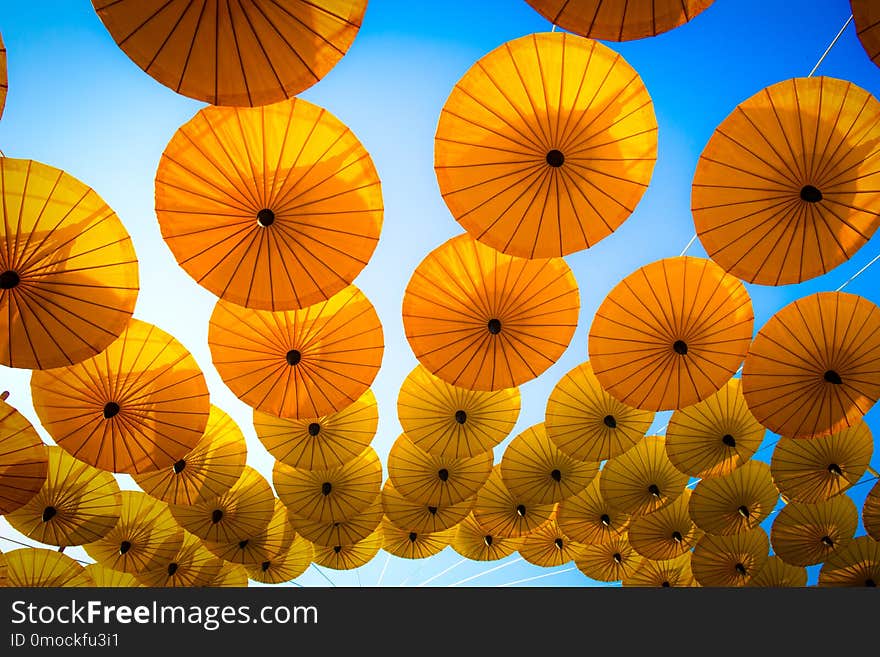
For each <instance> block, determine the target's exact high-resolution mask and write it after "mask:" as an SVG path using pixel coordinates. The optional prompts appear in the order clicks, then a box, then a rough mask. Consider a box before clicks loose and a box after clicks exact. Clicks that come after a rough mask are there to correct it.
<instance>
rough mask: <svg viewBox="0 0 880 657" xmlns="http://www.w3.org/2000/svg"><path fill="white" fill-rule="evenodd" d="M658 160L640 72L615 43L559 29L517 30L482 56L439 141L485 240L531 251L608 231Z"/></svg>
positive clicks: (454, 198)
mask: <svg viewBox="0 0 880 657" xmlns="http://www.w3.org/2000/svg"><path fill="white" fill-rule="evenodd" d="M524 71H528V74H525V73H524ZM656 159H657V119H656V117H655V116H654V106H653V103H652V102H651V97H650V95H649V94H648V91H647V89H646V88H645V85H644V83H643V82H642V80H641V78H640V77H639V75H638V73H637V72H636V71H635V70H634V69H633V68H632V67H631V66H630V65H629V64H628V63H627V62H626V60H624V59H623V57H621V56H620V55H619V54H618V53H615V52H614V51H612V50H611V49H610V48H608V47H607V46H605V45H603V44H601V43H599V42H597V41H594V40H592V39H583V38H580V37H578V36H573V35H571V34H563V33H561V32H557V33H544V34H530V35H528V36H524V37H521V38H519V39H514V40H513V41H509V42H507V43H505V44H503V45H502V46H500V47H498V48H497V49H495V50H493V51H492V52H490V53H489V54H488V55H486V56H485V57H483V58H482V59H480V60H479V61H478V62H477V63H476V64H474V66H472V67H471V69H470V70H469V71H468V72H467V73H465V75H464V76H463V77H462V78H461V80H459V81H458V83H457V84H456V85H455V87H454V88H453V90H452V92H451V93H450V95H449V98H448V99H447V100H446V104H445V105H444V106H443V111H442V112H441V114H440V121H439V123H438V125H437V134H436V137H435V140H434V168H435V170H436V172H437V182H438V183H439V185H440V192H441V194H442V195H443V199H444V200H445V201H446V205H447V206H449V209H450V211H451V212H452V214H453V216H454V217H455V218H456V219H457V220H458V222H459V223H460V224H461V225H462V226H463V227H464V229H465V230H467V231H468V233H470V234H471V235H472V236H473V237H474V238H475V239H477V240H479V241H480V242H482V243H483V244H486V245H487V246H490V247H492V248H493V249H497V250H499V251H502V252H504V253H508V254H510V255H514V256H519V257H523V258H549V257H553V256H563V255H567V254H569V253H573V252H575V251H580V250H582V249H586V248H589V247H590V246H593V245H594V244H595V243H596V242H598V241H599V240H601V239H603V238H604V237H607V236H608V235H610V234H611V233H612V232H613V231H614V230H616V229H617V228H618V227H619V226H620V225H621V224H622V223H623V222H624V221H625V220H626V219H627V217H629V216H630V214H632V212H633V210H634V209H635V207H636V205H637V204H638V202H639V200H640V199H641V197H642V194H644V192H645V189H646V188H647V186H648V183H649V182H650V180H651V174H652V173H653V170H654V162H655V161H656Z"/></svg>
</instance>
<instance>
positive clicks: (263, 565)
mask: <svg viewBox="0 0 880 657" xmlns="http://www.w3.org/2000/svg"><path fill="white" fill-rule="evenodd" d="M271 565H272V562H271V561H264V562H263V563H261V564H260V570H262V571H263V572H264V573H265V572H266V571H267V570H269V567H270V566H271Z"/></svg>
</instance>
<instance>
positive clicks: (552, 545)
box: [519, 518, 586, 568]
mask: <svg viewBox="0 0 880 657" xmlns="http://www.w3.org/2000/svg"><path fill="white" fill-rule="evenodd" d="M585 548H586V545H584V544H582V543H578V542H576V541H572V540H571V539H570V538H569V537H568V536H566V535H565V532H563V531H562V529H561V528H560V527H559V523H558V522H557V521H556V519H555V518H554V519H551V520H550V521H549V522H545V523H544V524H543V525H541V526H540V527H538V528H537V529H536V530H535V531H533V532H531V533H530V534H527V535H526V536H524V537H523V539H522V545H521V546H520V548H519V554H520V556H521V557H522V558H523V559H525V560H526V561H528V562H529V563H530V564H534V565H535V566H540V567H542V568H553V567H555V566H561V565H562V564H566V563H568V562H569V561H575V560H577V559H580V558H581V557H582V556H583V552H584V549H585Z"/></svg>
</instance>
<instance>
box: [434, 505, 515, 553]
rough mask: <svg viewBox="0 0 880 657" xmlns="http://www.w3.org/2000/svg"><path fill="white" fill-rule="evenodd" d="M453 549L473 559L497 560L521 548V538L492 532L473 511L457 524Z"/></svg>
mask: <svg viewBox="0 0 880 657" xmlns="http://www.w3.org/2000/svg"><path fill="white" fill-rule="evenodd" d="M451 545H452V549H453V550H455V551H456V552H458V553H459V554H460V555H461V556H463V557H465V558H466V559H471V560H472V561H497V560H498V559H504V558H505V557H509V556H510V555H511V554H513V553H514V552H516V551H517V550H519V548H520V546H521V545H522V539H521V538H507V537H505V536H498V535H497V534H492V533H491V532H489V531H488V530H487V529H486V528H484V527H483V526H482V525H481V524H480V523H479V522H477V519H476V518H475V517H474V514H473V512H471V513H470V514H468V516H467V518H465V519H464V520H462V521H461V522H460V523H458V524H457V525H456V526H455V535H454V536H453V538H452V542H451Z"/></svg>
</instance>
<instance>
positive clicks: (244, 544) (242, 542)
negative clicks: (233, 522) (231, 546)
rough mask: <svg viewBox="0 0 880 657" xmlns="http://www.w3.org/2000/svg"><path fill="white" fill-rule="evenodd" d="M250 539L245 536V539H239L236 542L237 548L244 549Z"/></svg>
mask: <svg viewBox="0 0 880 657" xmlns="http://www.w3.org/2000/svg"><path fill="white" fill-rule="evenodd" d="M250 540H251V539H249V538H246V539H244V540H243V541H239V542H238V549H239V550H244V549H245V548H246V547H247V546H248V543H250Z"/></svg>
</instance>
